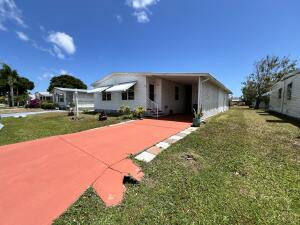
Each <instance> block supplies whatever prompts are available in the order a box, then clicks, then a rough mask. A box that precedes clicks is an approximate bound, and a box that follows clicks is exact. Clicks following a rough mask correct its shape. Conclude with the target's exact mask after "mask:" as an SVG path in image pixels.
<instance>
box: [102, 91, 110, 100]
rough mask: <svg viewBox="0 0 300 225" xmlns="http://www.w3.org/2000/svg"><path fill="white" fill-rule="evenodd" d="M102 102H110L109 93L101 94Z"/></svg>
mask: <svg viewBox="0 0 300 225" xmlns="http://www.w3.org/2000/svg"><path fill="white" fill-rule="evenodd" d="M102 101H111V93H110V92H102Z"/></svg>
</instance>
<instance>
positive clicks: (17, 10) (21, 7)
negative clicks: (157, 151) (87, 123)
mask: <svg viewBox="0 0 300 225" xmlns="http://www.w3.org/2000/svg"><path fill="white" fill-rule="evenodd" d="M299 11H300V1H299V0H251V1H247V0H185V1H184V0H159V1H158V0H93V1H92V0H85V1H83V0H76V1H71V0H43V1H36V0H26V1H21V0H14V1H13V0H0V62H5V63H7V64H9V65H11V66H12V67H13V68H15V69H17V70H18V72H19V73H20V74H21V75H23V76H26V77H28V78H30V79H31V80H33V81H34V82H35V85H36V88H35V91H39V90H44V89H46V88H47V87H48V85H49V80H50V79H51V77H52V76H54V75H57V74H59V73H62V72H63V73H64V72H67V73H69V74H72V75H75V76H76V77H79V78H80V79H82V80H83V81H84V82H85V83H86V84H88V85H90V84H91V83H92V82H93V81H95V80H97V79H100V78H101V77H103V76H105V75H107V74H108V73H110V72H138V71H143V72H146V71H151V72H209V73H211V74H213V75H214V76H215V77H216V78H217V79H218V80H220V81H221V82H223V83H224V84H225V85H226V86H227V87H228V88H230V89H231V90H232V91H233V92H234V95H237V96H239V95H241V91H240V89H241V82H242V81H243V80H244V79H245V77H246V76H247V75H248V74H249V73H250V72H251V71H252V67H253V63H254V62H255V61H256V60H258V59H260V58H261V57H263V56H265V55H267V54H275V55H278V56H286V55H288V56H290V57H291V58H293V59H297V60H298V61H300V42H299V40H300V39H299V38H300V29H299V24H300V14H299Z"/></svg>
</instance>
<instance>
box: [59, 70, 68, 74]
mask: <svg viewBox="0 0 300 225" xmlns="http://www.w3.org/2000/svg"><path fill="white" fill-rule="evenodd" d="M59 74H62V75H65V74H68V71H66V70H64V69H60V70H59Z"/></svg>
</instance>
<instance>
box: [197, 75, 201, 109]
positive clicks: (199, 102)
mask: <svg viewBox="0 0 300 225" xmlns="http://www.w3.org/2000/svg"><path fill="white" fill-rule="evenodd" d="M201 98H202V82H201V77H199V78H198V103H197V104H198V109H197V111H199V110H200V108H201V104H202V99H201Z"/></svg>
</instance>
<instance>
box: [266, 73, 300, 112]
mask: <svg viewBox="0 0 300 225" xmlns="http://www.w3.org/2000/svg"><path fill="white" fill-rule="evenodd" d="M290 83H293V89H292V98H291V99H290V100H288V99H287V86H288V84H290ZM280 88H282V98H281V99H279V97H278V92H279V89H280ZM269 109H270V110H271V111H275V112H278V113H282V114H285V115H288V116H292V117H296V118H300V75H299V74H298V75H295V76H292V77H290V78H288V79H286V80H283V81H279V82H278V83H277V84H275V85H274V86H273V88H272V90H271V92H270V105H269Z"/></svg>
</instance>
